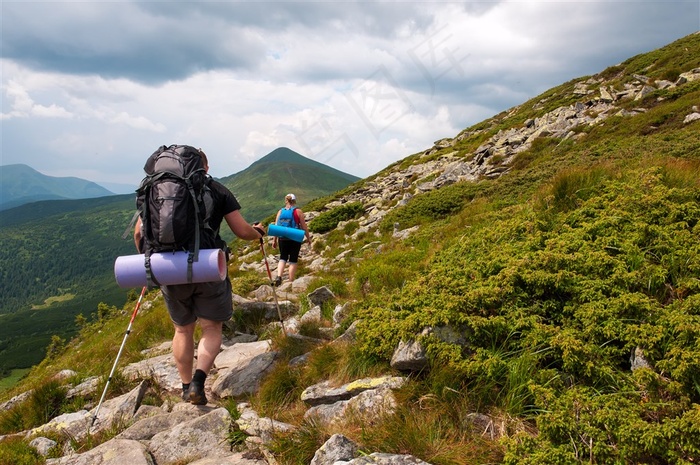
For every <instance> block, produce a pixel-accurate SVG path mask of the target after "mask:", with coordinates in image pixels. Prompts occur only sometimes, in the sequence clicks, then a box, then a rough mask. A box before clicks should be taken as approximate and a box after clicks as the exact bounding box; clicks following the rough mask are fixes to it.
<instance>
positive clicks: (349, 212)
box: [308, 202, 365, 234]
mask: <svg viewBox="0 0 700 465" xmlns="http://www.w3.org/2000/svg"><path fill="white" fill-rule="evenodd" d="M364 211H365V209H364V207H363V206H362V204H361V203H360V202H351V203H346V204H343V205H340V206H339V207H335V208H333V209H332V210H329V211H326V212H323V213H321V214H320V215H318V216H317V217H316V218H314V219H313V220H311V221H309V225H308V227H309V231H310V232H313V233H319V234H323V233H327V232H328V231H331V230H332V229H335V227H336V226H338V223H340V222H341V221H349V220H353V219H355V218H358V217H359V216H360V215H362V214H363V213H364Z"/></svg>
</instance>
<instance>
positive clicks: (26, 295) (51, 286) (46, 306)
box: [0, 195, 133, 374]
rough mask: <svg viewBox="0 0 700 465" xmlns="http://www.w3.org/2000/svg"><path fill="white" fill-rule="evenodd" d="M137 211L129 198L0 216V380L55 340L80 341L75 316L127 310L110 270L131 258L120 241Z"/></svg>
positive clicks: (127, 244)
mask: <svg viewBox="0 0 700 465" xmlns="http://www.w3.org/2000/svg"><path fill="white" fill-rule="evenodd" d="M132 209H133V196H131V195H127V196H111V197H104V198H100V199H91V200H73V201H45V202H38V203H35V204H32V205H31V208H28V207H20V208H18V209H13V210H6V211H4V212H0V223H1V224H2V227H1V231H2V234H0V294H2V296H3V300H2V304H1V305H0V373H3V374H7V373H8V370H10V369H14V368H26V367H30V366H32V365H34V364H36V363H38V362H40V361H41V359H42V358H43V356H44V355H45V348H46V346H47V345H48V344H49V343H50V341H51V338H52V336H54V335H56V336H58V337H60V338H63V339H70V338H71V337H73V336H74V335H75V334H76V331H77V329H76V327H75V323H74V320H75V317H76V316H77V315H78V314H83V315H84V316H86V317H89V316H90V315H91V314H92V313H95V312H97V307H98V304H99V303H100V302H104V303H106V304H108V305H118V306H121V305H123V304H124V301H125V300H126V291H125V290H124V289H120V288H119V287H118V286H117V284H116V282H115V281H114V273H113V267H114V258H115V257H117V256H119V255H128V254H132V253H133V243H132V242H131V241H125V240H122V239H121V234H122V232H123V231H124V229H126V226H127V225H128V224H129V220H130V218H131V216H130V213H129V212H130V210H132Z"/></svg>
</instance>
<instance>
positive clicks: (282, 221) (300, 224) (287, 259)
mask: <svg viewBox="0 0 700 465" xmlns="http://www.w3.org/2000/svg"><path fill="white" fill-rule="evenodd" d="M296 203H297V198H296V196H295V195H294V194H287V195H286V196H285V197H284V207H283V208H281V209H280V210H279V211H278V212H277V217H276V218H275V224H276V225H277V226H284V227H287V228H297V229H302V230H303V231H304V237H306V240H307V241H308V242H309V243H310V242H311V236H310V235H309V228H308V227H307V226H306V221H305V220H304V212H303V211H301V209H300V208H298V207H297V206H296ZM301 244H302V243H301V242H299V241H295V240H292V239H288V238H285V237H277V236H275V237H274V239H273V240H272V247H274V248H277V246H278V245H279V249H280V260H279V263H278V264H277V278H276V279H275V286H279V285H281V284H282V275H283V274H284V268H285V266H286V265H287V264H289V270H288V273H289V281H290V282H291V281H294V276H295V275H296V272H297V266H298V264H297V263H298V261H299V252H300V251H301Z"/></svg>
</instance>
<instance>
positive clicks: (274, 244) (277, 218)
mask: <svg viewBox="0 0 700 465" xmlns="http://www.w3.org/2000/svg"><path fill="white" fill-rule="evenodd" d="M281 212H282V210H278V211H277V216H275V224H277V222H278V221H279V219H280V213H281ZM272 247H274V248H277V236H273V237H272Z"/></svg>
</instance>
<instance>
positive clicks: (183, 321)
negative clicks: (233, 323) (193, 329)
mask: <svg viewBox="0 0 700 465" xmlns="http://www.w3.org/2000/svg"><path fill="white" fill-rule="evenodd" d="M161 290H162V291H163V298H164V299H165V305H166V306H167V308H168V313H169V314H170V319H171V320H172V321H173V323H175V324H176V325H178V326H187V325H189V324H191V323H194V322H195V321H197V318H203V319H205V320H211V321H227V320H229V319H230V318H231V315H233V298H232V295H231V281H230V280H229V278H228V277H227V278H226V279H225V280H223V281H217V282H212V283H192V284H177V285H173V286H161Z"/></svg>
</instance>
